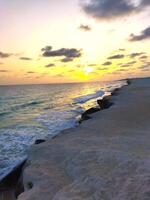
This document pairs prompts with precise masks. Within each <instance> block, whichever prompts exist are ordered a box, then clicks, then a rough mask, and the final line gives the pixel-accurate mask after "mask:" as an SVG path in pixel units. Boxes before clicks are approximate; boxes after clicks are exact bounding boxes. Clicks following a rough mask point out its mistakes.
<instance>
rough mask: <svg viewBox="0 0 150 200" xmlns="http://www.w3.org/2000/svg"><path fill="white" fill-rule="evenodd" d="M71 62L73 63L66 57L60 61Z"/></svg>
mask: <svg viewBox="0 0 150 200" xmlns="http://www.w3.org/2000/svg"><path fill="white" fill-rule="evenodd" d="M71 61H73V58H68V57H66V58H63V59H61V62H64V63H65V62H71Z"/></svg>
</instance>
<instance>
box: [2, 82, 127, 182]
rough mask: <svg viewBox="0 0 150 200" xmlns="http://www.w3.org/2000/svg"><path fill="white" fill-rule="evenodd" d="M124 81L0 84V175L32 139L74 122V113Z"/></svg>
mask: <svg viewBox="0 0 150 200" xmlns="http://www.w3.org/2000/svg"><path fill="white" fill-rule="evenodd" d="M125 84H126V81H114V82H101V83H100V82H99V83H98V82H97V83H70V84H47V85H17V86H0V179H2V178H3V177H4V176H5V175H6V174H7V173H8V172H9V171H10V170H11V169H12V168H13V167H14V166H15V165H16V164H17V163H18V162H20V161H21V160H23V159H24V158H25V157H26V154H27V150H28V148H29V147H30V145H32V144H33V143H34V142H35V140H36V139H44V138H51V137H53V136H54V135H56V134H59V133H60V131H62V130H64V129H67V128H71V127H74V126H77V125H78V122H77V117H78V116H79V115H81V113H83V112H84V110H86V109H88V108H90V107H92V106H95V105H96V100H97V99H99V98H103V97H104V96H106V95H109V94H110V93H111V91H113V90H114V89H115V88H119V87H121V86H123V85H125Z"/></svg>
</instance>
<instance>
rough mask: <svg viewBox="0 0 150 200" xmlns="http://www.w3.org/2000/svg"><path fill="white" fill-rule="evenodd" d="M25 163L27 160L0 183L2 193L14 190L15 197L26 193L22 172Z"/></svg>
mask: <svg viewBox="0 0 150 200" xmlns="http://www.w3.org/2000/svg"><path fill="white" fill-rule="evenodd" d="M25 163H26V159H25V160H23V161H22V162H21V163H20V164H18V165H17V166H16V167H14V169H13V170H12V171H11V172H10V173H9V174H8V175H7V176H6V177H4V178H3V179H2V180H1V181H0V193H1V192H2V191H7V190H9V189H13V191H14V196H15V197H17V196H18V195H19V194H21V193H22V192H23V191H24V187H23V177H22V171H23V168H24V166H25Z"/></svg>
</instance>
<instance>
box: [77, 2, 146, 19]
mask: <svg viewBox="0 0 150 200" xmlns="http://www.w3.org/2000/svg"><path fill="white" fill-rule="evenodd" d="M81 6H82V9H83V10H84V11H85V13H87V14H88V15H91V16H92V17H94V18H96V19H99V20H106V19H107V20H108V19H113V18H117V17H122V16H128V15H129V14H132V13H136V12H139V11H141V9H142V8H144V7H145V6H147V5H146V4H142V5H141V4H140V5H135V4H134V3H132V2H131V1H130V0H89V1H88V2H87V1H86V2H85V3H82V4H81Z"/></svg>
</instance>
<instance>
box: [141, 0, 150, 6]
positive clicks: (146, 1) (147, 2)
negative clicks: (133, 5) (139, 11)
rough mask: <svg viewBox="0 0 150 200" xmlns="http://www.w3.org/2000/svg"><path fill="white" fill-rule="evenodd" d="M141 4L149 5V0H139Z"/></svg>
mask: <svg viewBox="0 0 150 200" xmlns="http://www.w3.org/2000/svg"><path fill="white" fill-rule="evenodd" d="M141 5H142V6H149V5H150V1H149V0H143V1H142V2H141Z"/></svg>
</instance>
